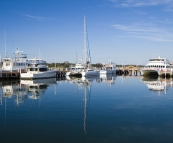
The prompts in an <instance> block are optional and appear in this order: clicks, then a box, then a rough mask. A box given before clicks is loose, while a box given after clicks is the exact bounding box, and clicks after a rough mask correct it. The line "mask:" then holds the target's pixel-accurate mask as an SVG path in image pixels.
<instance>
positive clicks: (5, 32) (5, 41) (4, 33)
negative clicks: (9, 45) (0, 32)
mask: <svg viewBox="0 0 173 143" xmlns="http://www.w3.org/2000/svg"><path fill="white" fill-rule="evenodd" d="M4 40H5V58H6V57H7V52H6V32H5V31H4Z"/></svg>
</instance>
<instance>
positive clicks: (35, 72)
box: [20, 58, 56, 79]
mask: <svg viewBox="0 0 173 143" xmlns="http://www.w3.org/2000/svg"><path fill="white" fill-rule="evenodd" d="M20 77H21V78H22V79H39V78H51V77H56V70H49V68H48V67H47V66H46V65H45V63H44V61H43V60H42V59H37V58H33V59H29V60H28V68H27V72H26V73H21V74H20Z"/></svg>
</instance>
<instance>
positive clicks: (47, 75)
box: [20, 71, 56, 79]
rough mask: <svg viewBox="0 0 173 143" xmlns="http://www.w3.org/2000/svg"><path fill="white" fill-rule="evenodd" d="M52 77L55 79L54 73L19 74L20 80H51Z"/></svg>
mask: <svg viewBox="0 0 173 143" xmlns="http://www.w3.org/2000/svg"><path fill="white" fill-rule="evenodd" d="M52 77H56V71H46V72H39V73H21V74H20V78H21V79H41V78H52Z"/></svg>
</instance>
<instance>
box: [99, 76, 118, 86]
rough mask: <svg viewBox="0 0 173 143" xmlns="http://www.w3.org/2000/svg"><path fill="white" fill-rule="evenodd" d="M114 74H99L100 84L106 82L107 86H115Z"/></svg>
mask: <svg viewBox="0 0 173 143" xmlns="http://www.w3.org/2000/svg"><path fill="white" fill-rule="evenodd" d="M115 80H116V75H115V74H100V82H106V83H107V84H108V85H109V86H111V85H113V84H115Z"/></svg>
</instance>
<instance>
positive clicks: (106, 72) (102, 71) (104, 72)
mask: <svg viewBox="0 0 173 143" xmlns="http://www.w3.org/2000/svg"><path fill="white" fill-rule="evenodd" d="M100 74H116V70H100Z"/></svg>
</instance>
